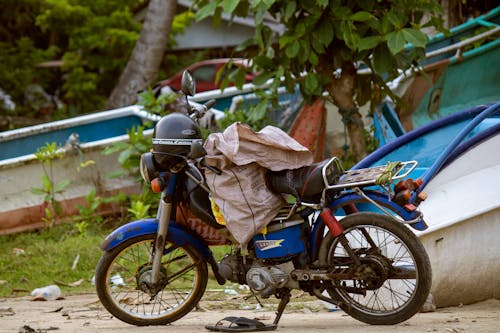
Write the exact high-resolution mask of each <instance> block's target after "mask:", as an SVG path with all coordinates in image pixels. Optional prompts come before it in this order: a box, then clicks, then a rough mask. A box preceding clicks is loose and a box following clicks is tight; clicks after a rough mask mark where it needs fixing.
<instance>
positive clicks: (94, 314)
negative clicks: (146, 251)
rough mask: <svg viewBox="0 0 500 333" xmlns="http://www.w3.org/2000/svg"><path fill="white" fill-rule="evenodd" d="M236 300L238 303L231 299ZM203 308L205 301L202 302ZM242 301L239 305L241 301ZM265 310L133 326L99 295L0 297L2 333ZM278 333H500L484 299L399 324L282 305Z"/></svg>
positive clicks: (122, 328)
mask: <svg viewBox="0 0 500 333" xmlns="http://www.w3.org/2000/svg"><path fill="white" fill-rule="evenodd" d="M235 303H236V304H238V302H235ZM201 306H202V308H203V301H202V302H201ZM240 306H241V304H240ZM264 309H265V310H264V311H262V310H260V311H257V310H256V309H255V308H253V309H251V310H231V309H227V308H226V309H222V310H221V309H217V310H202V309H200V310H195V311H192V312H191V313H189V314H188V315H187V316H185V317H184V318H182V319H180V320H178V321H176V322H174V323H173V324H171V325H168V326H155V327H135V326H131V325H128V324H125V323H123V322H121V321H119V320H117V319H116V318H112V317H111V316H110V315H109V313H107V312H106V310H105V309H104V308H103V307H102V306H101V305H100V303H99V301H98V299H97V296H96V295H93V294H90V295H78V296H67V297H65V298H64V299H62V300H56V301H46V302H41V301H38V302H34V301H31V298H30V297H22V298H6V299H0V332H23V333H24V332H37V333H42V332H54V333H57V332H64V333H66V332H69V333H72V332H75V333H76V332H78V333H86V332H117V333H118V332H120V333H128V332H134V333H135V332H148V333H156V332H162V333H164V332H169V333H181V332H182V333H191V332H209V331H208V330H207V329H205V325H207V324H215V323H216V322H217V320H219V319H222V318H224V317H226V316H245V317H248V318H258V319H260V320H261V321H263V322H265V323H271V322H272V320H273V319H274V312H273V311H274V309H273V307H269V308H267V307H265V308H264ZM278 331H279V332H305V331H307V332H308V333H317V332H321V333H324V332H342V333H344V332H347V333H357V332H359V333H361V332H363V333H371V332H446V333H450V332H451V333H461V332H474V333H475V332H480V333H483V332H500V300H488V301H484V302H480V303H477V304H473V305H466V306H461V307H451V308H442V309H437V311H435V312H428V313H418V314H417V315H415V316H414V317H413V318H411V319H410V320H408V321H407V322H404V323H402V324H398V325H394V326H369V325H366V324H364V323H361V322H358V321H356V320H354V319H352V318H350V317H349V316H347V315H346V314H345V313H344V312H342V311H334V312H330V311H328V310H327V309H326V308H325V307H323V306H322V304H321V303H319V302H317V306H316V307H315V308H314V309H313V310H311V307H310V306H309V307H302V308H301V307H297V304H295V306H293V307H292V308H291V309H288V308H287V310H285V313H284V315H283V317H282V319H281V322H280V325H279V327H278Z"/></svg>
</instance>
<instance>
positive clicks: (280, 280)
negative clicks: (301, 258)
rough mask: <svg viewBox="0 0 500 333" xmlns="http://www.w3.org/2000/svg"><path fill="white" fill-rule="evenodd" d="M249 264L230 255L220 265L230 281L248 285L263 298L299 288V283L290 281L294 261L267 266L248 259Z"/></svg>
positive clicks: (223, 274)
mask: <svg viewBox="0 0 500 333" xmlns="http://www.w3.org/2000/svg"><path fill="white" fill-rule="evenodd" d="M246 261H247V264H244V263H243V261H242V258H241V257H240V256H236V255H228V256H226V257H224V258H223V259H222V260H221V262H220V263H219V272H220V274H221V275H222V276H223V277H224V278H226V279H227V280H229V281H232V282H236V283H239V284H247V285H248V286H249V287H250V288H251V289H253V290H254V291H255V292H256V293H257V294H260V295H261V296H262V297H269V296H271V295H273V294H274V293H275V291H276V289H278V288H282V287H285V286H287V287H291V288H294V287H298V286H296V284H297V281H294V280H292V279H290V272H291V271H292V270H293V269H294V266H293V263H292V261H288V262H285V263H282V264H279V265H267V264H265V263H264V262H263V261H261V260H252V259H250V258H248V257H247V260H246Z"/></svg>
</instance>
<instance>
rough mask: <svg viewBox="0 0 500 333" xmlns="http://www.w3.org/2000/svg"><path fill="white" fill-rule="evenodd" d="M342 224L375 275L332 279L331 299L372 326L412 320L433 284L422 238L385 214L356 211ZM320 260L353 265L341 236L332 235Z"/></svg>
mask: <svg viewBox="0 0 500 333" xmlns="http://www.w3.org/2000/svg"><path fill="white" fill-rule="evenodd" d="M341 224H342V226H343V227H344V235H345V237H346V238H347V241H348V242H349V245H350V247H351V248H352V249H353V250H354V252H355V253H356V254H357V256H358V257H359V258H360V260H361V262H362V263H363V264H364V265H365V266H364V267H369V268H368V269H369V270H371V277H369V278H364V279H357V280H355V279H353V280H340V281H332V282H331V285H332V286H331V287H327V288H326V290H327V292H328V293H329V295H330V297H332V299H334V300H338V301H339V307H340V308H341V309H342V310H344V311H345V312H346V313H347V314H349V315H350V316H352V317H353V318H355V319H357V320H360V321H362V322H365V323H367V324H372V325H394V324H397V323H401V322H403V321H405V320H407V319H409V318H411V317H412V316H413V315H414V314H415V313H417V312H418V311H419V310H420V309H421V307H422V305H423V304H424V303H425V301H426V299H427V296H428V294H429V292H430V288H431V282H432V281H431V280H432V273H431V265H430V261H429V257H428V256H427V253H426V251H425V248H424V247H423V245H422V243H421V242H420V240H419V239H418V238H417V237H416V236H415V234H413V233H412V232H411V231H410V230H409V229H408V228H407V227H406V226H404V225H402V224H400V223H398V222H395V221H394V220H393V219H391V218H390V217H388V216H386V215H381V214H375V213H355V214H352V215H348V216H346V217H345V218H343V219H342V220H341ZM378 250H380V251H378ZM346 258H347V259H346ZM319 259H320V263H321V264H322V265H325V266H328V267H330V268H331V269H333V268H349V267H352V265H354V264H353V263H352V261H350V260H349V258H348V255H347V252H346V250H345V248H344V247H343V245H342V244H341V242H340V239H339V237H337V238H333V237H332V235H331V234H330V233H328V234H327V235H326V237H325V239H324V240H323V243H322V245H321V249H320V254H319ZM365 276H366V275H365ZM363 293H364V295H363Z"/></svg>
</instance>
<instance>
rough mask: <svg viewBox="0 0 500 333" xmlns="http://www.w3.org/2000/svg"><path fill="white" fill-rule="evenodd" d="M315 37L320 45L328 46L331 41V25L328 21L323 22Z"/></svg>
mask: <svg viewBox="0 0 500 333" xmlns="http://www.w3.org/2000/svg"><path fill="white" fill-rule="evenodd" d="M317 37H318V39H319V41H320V42H321V44H323V45H325V46H328V45H330V43H331V42H332V40H333V37H334V33H333V25H332V23H331V22H330V21H328V20H323V21H322V22H321V24H320V26H319V27H318V29H317Z"/></svg>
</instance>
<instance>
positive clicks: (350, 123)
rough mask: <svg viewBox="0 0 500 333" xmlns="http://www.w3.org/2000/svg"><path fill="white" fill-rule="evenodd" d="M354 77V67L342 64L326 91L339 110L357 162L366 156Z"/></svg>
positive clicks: (346, 63) (350, 64) (349, 64)
mask: <svg viewBox="0 0 500 333" xmlns="http://www.w3.org/2000/svg"><path fill="white" fill-rule="evenodd" d="M332 72H333V71H332ZM356 75H357V74H356V68H355V67H354V65H353V64H352V63H351V62H344V63H343V64H342V73H341V74H340V77H337V78H334V79H333V81H332V82H331V83H330V84H329V85H328V86H327V90H328V93H329V95H330V97H332V99H333V103H334V104H335V105H336V106H337V107H338V108H339V112H340V115H341V116H342V121H343V122H344V125H345V126H346V128H347V132H348V134H349V141H350V148H351V151H352V153H353V154H354V157H355V158H356V161H359V160H360V159H361V158H363V157H364V156H365V155H366V147H365V141H364V135H363V129H364V124H363V119H362V117H361V114H360V113H359V111H358V108H357V106H356V104H355V102H354V93H355V86H356Z"/></svg>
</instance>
